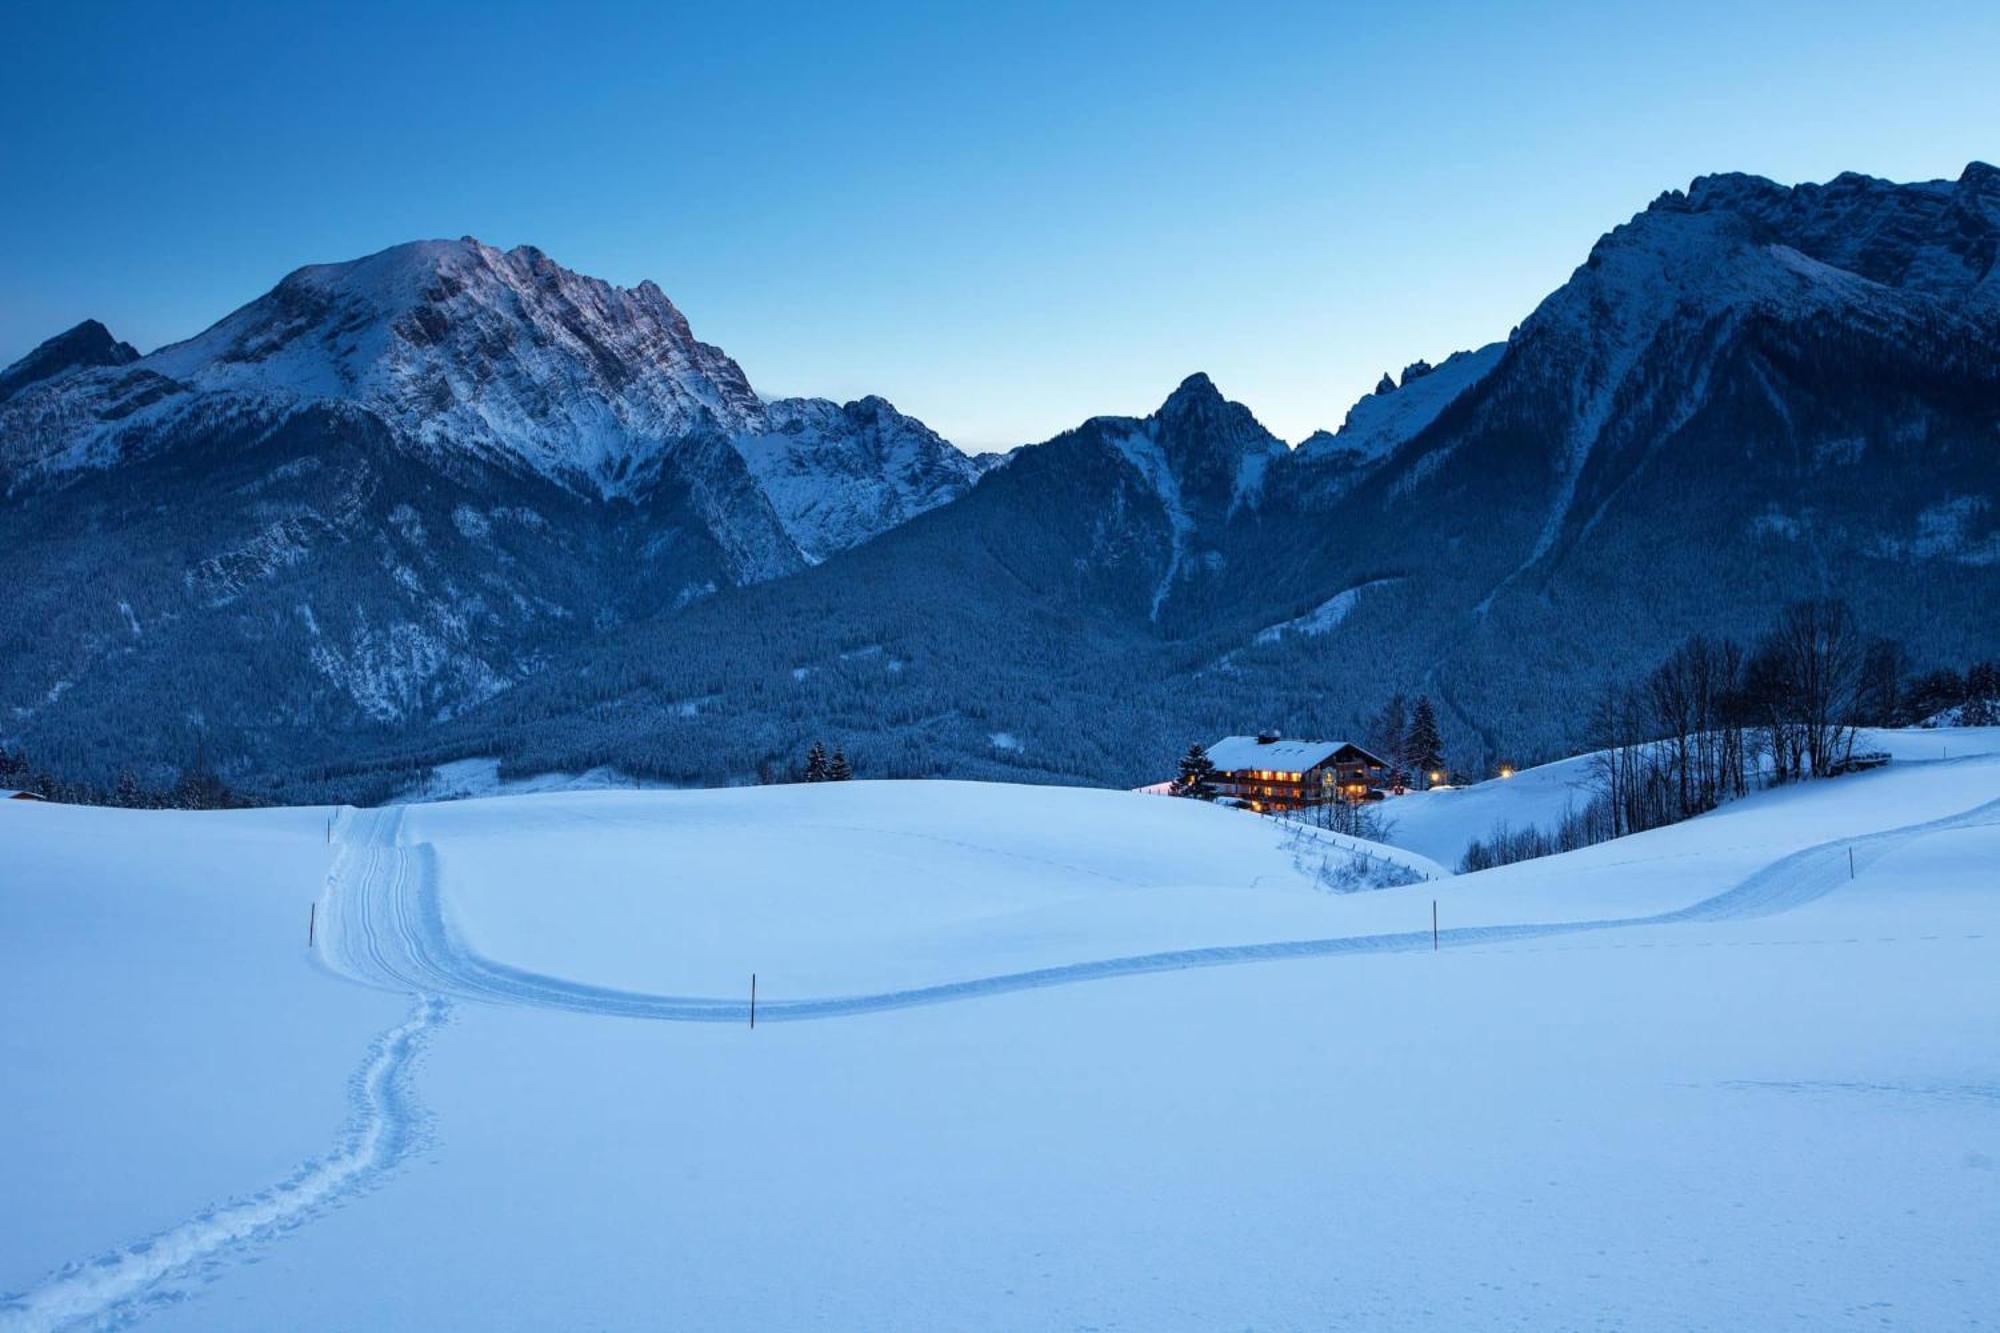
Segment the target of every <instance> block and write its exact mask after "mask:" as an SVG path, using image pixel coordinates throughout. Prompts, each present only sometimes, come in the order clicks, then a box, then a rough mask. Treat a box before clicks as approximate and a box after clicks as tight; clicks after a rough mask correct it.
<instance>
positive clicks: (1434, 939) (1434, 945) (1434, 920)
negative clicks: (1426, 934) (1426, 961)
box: [1431, 898, 1438, 953]
mask: <svg viewBox="0 0 2000 1333" xmlns="http://www.w3.org/2000/svg"><path fill="white" fill-rule="evenodd" d="M1437 951H1438V900H1437V899H1435V898H1433V899H1431V952H1432V953H1436V952H1437Z"/></svg>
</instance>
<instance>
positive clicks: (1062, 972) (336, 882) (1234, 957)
mask: <svg viewBox="0 0 2000 1333" xmlns="http://www.w3.org/2000/svg"><path fill="white" fill-rule="evenodd" d="M1987 824H2000V801H1989V802H1986V803H1985V804H1982V805H1979V806H1976V807H1974V808H1972V809H1970V810H1966V811H1963V812H1961V813H1959V814H1956V815H1952V816H1948V817H1946V818H1943V819H1936V820H1928V821H1925V822H1922V823H1917V824H1911V825H1907V826H1904V827H1901V828H1896V829H1889V830H1885V831H1883V832H1878V833H1872V834H1865V835H1862V836H1859V837H1852V838H1839V839H1835V840H1833V841H1830V842H1825V843H1821V844H1819V845H1817V846H1814V847H1808V848H1805V849H1804V850H1801V851H1798V852H1794V853H1792V854H1791V855H1789V856H1786V857H1783V858H1782V859H1780V860H1778V861H1776V862H1773V863H1772V864H1771V865H1769V866H1767V867H1765V868H1764V869H1762V870H1760V871H1758V872H1757V873H1756V874H1753V875H1751V876H1749V877H1748V878H1746V879H1744V880H1743V881H1741V882H1740V883H1738V884H1736V885H1735V886H1733V887H1731V888H1730V889H1727V890H1725V891H1724V892H1722V893H1719V894H1716V895H1715V896H1713V897H1710V898H1706V899H1703V900H1701V901H1699V902H1696V903H1693V904H1691V905H1689V906H1687V907H1682V908H1679V909H1677V910H1674V911H1670V912H1661V913H1655V914H1651V915H1646V916H1633V917H1613V918H1603V919H1598V920H1588V921H1561V922H1539V923H1537V922H1523V923H1517V924H1509V925H1495V926H1469V927H1454V928H1449V929H1445V930H1441V931H1439V932H1438V934H1437V936H1436V939H1435V943H1436V945H1437V946H1438V947H1440V948H1442V947H1445V946H1450V947H1454V948H1458V947H1464V946H1468V945H1479V944H1499V943H1512V942H1515V941H1519V940H1527V939H1536V938H1540V937H1544V936H1552V935H1575V934H1581V933H1584V932H1589V931H1602V930H1616V929H1629V928H1632V927H1641V926H1663V925H1673V924H1677V923H1681V922H1693V921H1719V920H1730V919H1738V920H1741V919H1747V918H1752V917H1763V916H1773V915H1776V914H1778V913H1781V912H1786V911H1789V910H1791V909H1793V908H1795V907H1799V906H1803V905H1804V904H1806V903H1809V902H1812V901H1813V900H1814V899H1816V898H1820V897H1823V896H1825V895H1826V894H1828V893H1831V892H1833V891H1834V890H1835V889H1837V888H1839V887H1840V885H1842V884H1843V883H1846V882H1847V879H1848V875H1849V859H1848V857H1849V853H1850V852H1852V854H1853V858H1854V860H1853V864H1854V866H1855V868H1856V869H1857V870H1858V869H1860V868H1865V867H1866V866H1868V865H1870V864H1872V863H1873V862H1874V861H1876V860H1879V859H1880V858H1881V857H1883V856H1885V855H1887V854H1888V853H1890V852H1892V851H1894V850H1896V849H1897V848H1899V847H1902V846H1904V845H1906V844H1908V843H1910V842H1912V841H1914V840H1916V839H1918V838H1922V837H1925V836H1927V835H1929V834H1933V833H1940V832H1945V831H1948V830H1951V829H1956V828H1969V827H1974V826H1978V825H1987ZM403 826H404V812H403V810H402V808H400V807H390V808H385V809H381V810H360V811H351V812H348V813H346V814H344V815H343V816H342V822H341V825H340V830H339V831H340V833H341V835H342V838H343V845H342V851H341V854H340V856H339V858H338V859H337V861H336V864H335V867H334V870H333V872H332V873H331V874H330V875H329V876H328V880H327V892H326V895H325V897H323V898H322V900H321V903H322V908H323V919H324V920H326V921H327V923H328V927H327V930H326V932H325V933H324V934H323V935H322V936H321V944H320V947H321V950H322V956H323V957H324V959H325V960H326V963H327V965H328V966H329V967H331V968H332V969H333V970H334V971H336V972H338V973H340V974H342V975H344V976H347V977H351V978H353V979H355V980H357V981H361V982H363V983H366V984H368V985H373V986H378V987H382V988H385V989H389V990H396V991H407V992H415V993H418V994H424V995H440V996H448V997H450V998H452V999H462V1000H472V1001H481V1002H485V1003H489V1004H503V1005H522V1006H527V1007H531V1008H540V1009H558V1010H568V1011H571V1012H577V1013H589V1014H604V1015H609V1016H612V1017H617V1018H648V1019H658V1020H663V1021H667V1022H679V1023H743V1022H747V1021H748V1019H749V1016H750V1004H749V1000H748V999H747V998H746V997H728V998H723V997H704V996H682V995H661V994H651V993H647V992H642V991H631V990H618V989H614V988H611V987H605V986H594V985H591V984H589V983H587V982H582V981H575V980H569V979H566V978H562V977H555V976H549V975H546V974H542V973H537V972H529V971H525V970H523V969H520V968H516V967H511V966H509V965H507V964H505V963H499V962H496V961H494V960H492V959H490V958H485V957H482V956H481V955H479V954H477V953H475V952H473V951H472V950H471V949H469V948H468V947H467V946H466V945H465V943H464V942H463V941H462V940H461V939H459V938H458V936H457V935H456V934H455V933H454V932H453V931H452V929H451V927H450V925H449V924H448V922H447V921H446V919H445V913H444V909H443V905H442V902H441V899H440V896H439V893H438V884H437V874H436V858H435V855H434V853H433V851H432V849H431V847H430V845H429V844H427V843H422V842H418V843H405V842H403V841H402V839H401V834H402V831H403ZM1433 942H1434V941H1433V936H1432V933H1431V932H1430V931H1427V930H1425V931H1400V932H1395V933H1390V934H1380V935H1350V936H1334V937H1331V938H1326V939H1307V940H1280V941H1274V942H1271V943H1266V944H1237V945H1223V946H1218V947H1213V948H1201V949H1171V950H1165V951H1162V952H1158V953H1146V954H1135V955H1131V956H1128V957H1120V958H1103V959H1095V960H1091V961H1087V962H1078V963H1065V964H1062V965H1060V966H1055V967H1041V968H1033V969H1029V970H1026V971H1021V972H1005V973H998V974H995V975H992V976H984V977H969V978H966V979H964V980H960V981H951V982H945V983H942V984H939V985H931V986H917V987H911V988H907V989H900V990H885V991H877V992H873V993H869V994H860V995H836V996H822V997H815V998H804V999H800V998H792V999H762V1000H760V1001H759V1002H758V1005H757V1018H758V1021H759V1022H781V1021H785V1020H799V1019H825V1018H846V1017H852V1016H855V1015H860V1014H870V1013H878V1012H881V1011H884V1010H890V1009H903V1008H909V1007H911V1006H914V1005H926V1004H945V1003H949V1002H951V1001H956V1000H970V999H977V998H980V997H983V996H988V995H1000V994H1004V993H1006V992H1009V991H1020V990H1032V989H1037V988H1040V987H1045V986H1065V985H1073V984H1077V983H1081V982H1088V981H1104V980H1110V979H1113V978H1116V977H1127V976H1137V975H1140V974H1143V973H1149V972H1175V971H1182V970H1185V969H1188V968H1196V967H1224V966H1229V965H1232V964H1240V963H1266V962H1281V961H1285V960H1288V959H1300V958H1324V957H1332V956H1335V955H1341V954H1367V953H1399V952H1407V951H1412V950H1423V949H1430V948H1431V947H1432V946H1433Z"/></svg>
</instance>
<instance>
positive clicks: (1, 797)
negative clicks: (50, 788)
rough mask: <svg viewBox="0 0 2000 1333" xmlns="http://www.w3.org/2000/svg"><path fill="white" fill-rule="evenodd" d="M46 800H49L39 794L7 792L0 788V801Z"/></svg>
mask: <svg viewBox="0 0 2000 1333" xmlns="http://www.w3.org/2000/svg"><path fill="white" fill-rule="evenodd" d="M47 799H49V798H48V797H46V796H44V795H42V794H41V793H40V792H33V791H9V790H7V789H6V788H4V787H0V801H46V800H47Z"/></svg>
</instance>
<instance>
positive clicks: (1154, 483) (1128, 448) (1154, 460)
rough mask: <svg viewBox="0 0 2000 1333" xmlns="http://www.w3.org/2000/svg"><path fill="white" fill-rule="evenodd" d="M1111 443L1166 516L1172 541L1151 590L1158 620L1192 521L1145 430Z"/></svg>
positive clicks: (1170, 471)
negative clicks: (1158, 577) (1164, 562)
mask: <svg viewBox="0 0 2000 1333" xmlns="http://www.w3.org/2000/svg"><path fill="white" fill-rule="evenodd" d="M1111 443H1112V445H1113V446H1114V447H1115V448H1116V449H1117V450H1118V452H1119V453H1120V454H1122V455H1124V457H1125V461H1126V462H1128V463H1130V464H1131V465H1132V469H1133V470H1134V471H1135V472H1137V473H1138V474H1139V476H1140V477H1141V478H1142V479H1143V480H1144V481H1145V483H1146V485H1147V486H1148V487H1149V488H1151V490H1152V492H1153V494H1154V495H1155V496H1156V497H1157V498H1158V499H1159V502H1160V510H1161V512H1162V513H1163V514H1164V515H1165V516H1166V520H1167V531H1168V534H1169V536H1170V538H1171V544H1170V546H1169V549H1168V553H1167V567H1166V570H1165V571H1164V572H1163V573H1162V574H1161V575H1160V581H1159V583H1158V584H1157V585H1156V586H1155V587H1154V589H1153V606H1152V618H1153V619H1154V620H1158V619H1159V618H1160V608H1161V607H1162V606H1164V605H1165V604H1166V600H1167V597H1168V596H1169V595H1170V594H1171V593H1172V592H1173V590H1174V581H1175V580H1176V579H1178V578H1179V577H1180V572H1181V564H1182V562H1183V561H1185V560H1186V559H1187V548H1188V542H1189V541H1191V540H1192V539H1193V537H1194V531H1195V523H1194V517H1193V515H1191V514H1189V513H1188V507H1187V504H1186V502H1185V501H1184V500H1183V499H1182V498H1181V483H1180V479H1179V478H1178V477H1176V476H1175V475H1174V469H1173V464H1172V462H1171V461H1170V460H1169V459H1168V458H1167V453H1166V450H1165V449H1163V448H1161V447H1160V442H1159V441H1158V440H1156V439H1154V438H1153V436H1152V435H1151V434H1150V433H1149V432H1148V431H1147V430H1146V429H1144V428H1143V427H1141V428H1135V429H1133V430H1129V431H1125V432H1123V433H1122V434H1119V435H1117V436H1114V437H1113V438H1112V441H1111Z"/></svg>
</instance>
